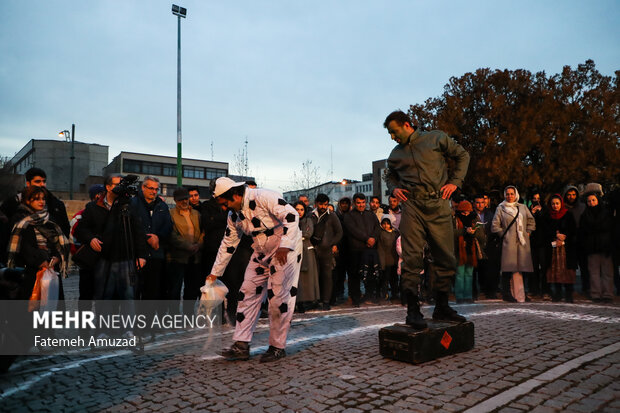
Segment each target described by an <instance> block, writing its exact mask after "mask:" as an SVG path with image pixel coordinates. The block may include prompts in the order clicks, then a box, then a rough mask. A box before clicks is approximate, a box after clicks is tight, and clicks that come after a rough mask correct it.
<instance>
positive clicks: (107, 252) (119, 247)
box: [75, 197, 147, 262]
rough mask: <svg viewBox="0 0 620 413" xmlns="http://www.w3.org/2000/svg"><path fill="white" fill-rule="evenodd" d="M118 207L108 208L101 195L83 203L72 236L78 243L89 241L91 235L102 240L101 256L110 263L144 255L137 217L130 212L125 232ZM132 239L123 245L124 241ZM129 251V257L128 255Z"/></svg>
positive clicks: (144, 238)
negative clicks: (129, 243)
mask: <svg viewBox="0 0 620 413" xmlns="http://www.w3.org/2000/svg"><path fill="white" fill-rule="evenodd" d="M120 209H121V208H120V206H118V205H115V206H114V208H113V209H112V210H108V209H107V208H106V207H105V205H104V197H101V198H100V199H98V200H97V201H92V202H89V203H88V204H86V208H84V213H83V214H82V219H81V220H80V225H78V227H77V228H76V230H75V237H76V238H77V240H78V241H79V242H80V243H82V244H90V241H91V240H92V239H93V238H97V239H99V240H100V241H101V242H102V243H103V246H102V250H101V256H102V258H106V259H107V260H109V261H112V262H119V261H125V260H127V259H131V258H146V256H147V255H146V254H147V252H146V245H147V243H146V236H145V233H144V229H143V228H142V225H141V224H140V222H139V219H138V218H137V217H135V216H133V215H131V214H130V217H129V224H130V225H129V227H128V230H129V231H125V229H124V225H123V219H124V218H123V217H122V214H121V211H120ZM130 239H131V240H132V241H133V245H127V244H126V242H125V241H126V240H127V241H129V240H130ZM131 254H133V257H132V256H130V255H131Z"/></svg>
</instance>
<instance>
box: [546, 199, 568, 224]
mask: <svg viewBox="0 0 620 413" xmlns="http://www.w3.org/2000/svg"><path fill="white" fill-rule="evenodd" d="M554 199H559V200H560V210H559V211H554V210H553V209H551V201H552V200H554ZM567 212H568V209H567V208H566V206H564V200H563V199H562V196H561V195H560V194H555V195H553V196H552V197H551V198H550V199H549V215H551V219H562V217H563V216H564V215H566V213H567Z"/></svg>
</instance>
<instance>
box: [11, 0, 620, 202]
mask: <svg viewBox="0 0 620 413" xmlns="http://www.w3.org/2000/svg"><path fill="white" fill-rule="evenodd" d="M0 4H2V6H3V12H2V14H1V15H0V155H2V156H9V157H12V156H13V155H14V154H15V153H16V152H17V151H18V150H20V149H21V148H22V147H23V146H24V145H25V144H26V143H27V142H28V141H29V140H30V139H33V138H35V139H60V138H58V136H57V133H58V131H61V130H63V129H69V130H70V129H71V124H72V123H75V125H76V133H75V135H76V136H75V137H76V140H78V141H81V142H88V143H99V144H102V145H108V146H109V158H110V161H111V160H112V158H113V157H114V156H116V155H118V154H119V153H120V152H121V151H128V152H142V153H149V154H157V155H167V156H176V151H177V135H176V131H177V123H176V122H177V106H176V105H177V84H176V79H177V17H176V16H173V15H172V13H171V5H172V2H171V1H160V0H148V1H147V0H133V1H120V0H115V1H112V0H108V1H103V0H92V1H81V0H75V1H63V0H54V1H49V0H2V1H1V2H0ZM175 4H179V5H180V6H182V7H185V8H187V18H186V19H182V21H181V65H182V67H181V73H182V74H181V76H182V135H183V145H182V147H183V157H187V158H194V159H206V160H211V159H214V160H216V161H223V162H229V163H230V172H231V173H236V172H239V171H236V170H235V164H236V162H235V158H237V157H238V155H239V153H240V152H241V151H242V150H243V148H244V141H245V140H246V138H247V141H248V144H247V148H248V161H249V162H248V166H249V172H250V174H251V175H253V176H255V177H256V178H257V181H258V183H259V185H260V186H263V187H267V188H272V189H277V190H280V191H284V190H288V189H296V188H295V186H296V185H295V182H294V179H293V173H294V172H296V173H297V174H298V175H299V174H300V173H301V170H302V164H303V163H304V162H306V161H308V160H310V161H312V167H314V168H316V169H317V174H316V176H317V180H318V181H320V182H324V181H328V180H332V179H333V180H341V179H343V178H349V179H361V175H362V174H363V173H368V172H371V171H372V167H371V164H372V161H374V160H378V159H384V158H386V157H387V156H388V155H389V152H390V151H391V149H392V147H393V146H394V143H393V142H392V141H390V139H389V136H388V135H387V133H386V131H385V129H384V128H383V125H382V124H383V120H384V119H385V117H386V116H387V114H388V113H390V112H391V111H393V110H395V109H402V110H405V111H406V110H407V109H408V108H409V106H410V105H412V104H421V103H423V102H424V101H425V100H426V99H428V98H431V97H436V96H439V95H441V93H442V92H443V86H444V85H445V84H446V83H447V82H448V81H449V79H450V78H451V77H453V76H454V77H460V76H462V75H463V74H465V73H467V72H472V71H475V70H476V69H478V68H491V69H500V70H503V69H510V70H515V69H527V70H530V71H532V72H538V71H545V72H546V73H547V74H554V73H558V72H560V71H561V70H562V67H563V66H566V65H569V66H572V67H576V66H577V65H578V64H580V63H583V62H585V61H586V60H587V59H593V60H594V62H595V63H596V66H597V69H598V70H599V71H600V72H601V73H603V74H604V75H608V76H613V75H614V72H615V71H616V70H619V69H620V25H618V24H617V19H618V16H620V1H617V0H597V1H592V2H585V1H577V0H555V1H541V0H522V1H519V2H516V1H476V0H468V1H456V0H455V1H440V0H438V1H416V0H408V1H407V0H405V1H397V0H374V1H367V0H354V1H352V0H337V1H328V0H322V1H308V0H306V1H294V0H264V1H259V0H236V1H212V0H209V1H207V0H179V1H178V2H177V3H175Z"/></svg>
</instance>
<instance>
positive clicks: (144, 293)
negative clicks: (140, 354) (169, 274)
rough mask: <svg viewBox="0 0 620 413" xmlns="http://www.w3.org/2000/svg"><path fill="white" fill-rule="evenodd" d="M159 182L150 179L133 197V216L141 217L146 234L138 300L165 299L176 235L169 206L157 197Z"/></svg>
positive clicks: (144, 181)
mask: <svg viewBox="0 0 620 413" xmlns="http://www.w3.org/2000/svg"><path fill="white" fill-rule="evenodd" d="M159 187H160V184H159V179H157V178H156V177H154V176H146V177H144V180H143V181H142V185H141V187H140V190H139V191H138V194H137V195H136V196H134V197H133V198H131V209H132V213H133V214H134V215H135V216H136V217H138V218H139V222H140V224H141V225H142V229H143V231H144V233H145V234H146V245H145V248H146V251H147V259H146V265H144V268H142V269H141V270H140V272H139V277H138V288H137V289H136V293H137V295H136V297H135V298H136V299H139V300H161V299H164V298H165V297H167V294H166V292H165V291H164V290H165V288H164V285H165V284H166V283H165V282H164V274H165V271H164V264H165V260H166V251H165V249H166V246H167V244H168V240H169V238H170V233H171V232H172V219H171V218H170V210H169V208H168V205H167V204H166V203H165V202H164V201H163V200H162V199H161V198H160V197H159V196H158V195H157V194H158V193H159Z"/></svg>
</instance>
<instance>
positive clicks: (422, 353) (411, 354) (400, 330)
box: [379, 320, 474, 364]
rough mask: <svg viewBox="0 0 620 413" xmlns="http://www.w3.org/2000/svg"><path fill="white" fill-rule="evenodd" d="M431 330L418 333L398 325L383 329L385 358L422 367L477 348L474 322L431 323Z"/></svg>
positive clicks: (381, 338)
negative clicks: (427, 363) (427, 362)
mask: <svg viewBox="0 0 620 413" xmlns="http://www.w3.org/2000/svg"><path fill="white" fill-rule="evenodd" d="M427 322H428V328H427V329H425V330H414V329H413V328H411V327H409V326H408V325H406V324H394V325H393V326H390V327H384V328H382V329H381V330H379V351H380V353H381V355H382V356H383V357H387V358H391V359H394V360H399V361H406V362H409V363H414V364H419V363H424V362H426V361H430V360H435V359H437V358H440V357H443V356H449V355H451V354H456V353H462V352H464V351H468V350H471V349H472V348H474V323H472V322H471V321H466V322H464V323H452V322H449V321H432V320H427Z"/></svg>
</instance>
